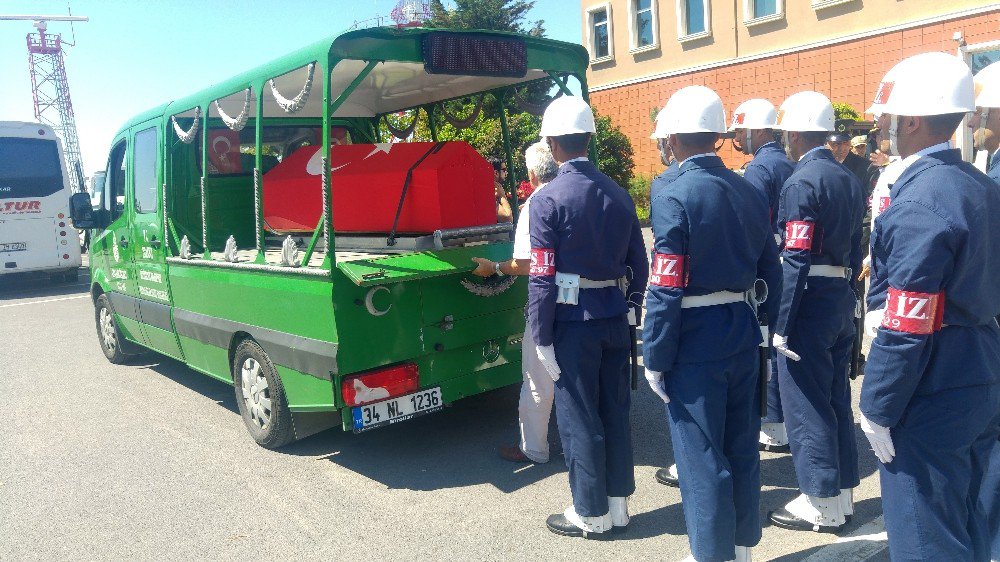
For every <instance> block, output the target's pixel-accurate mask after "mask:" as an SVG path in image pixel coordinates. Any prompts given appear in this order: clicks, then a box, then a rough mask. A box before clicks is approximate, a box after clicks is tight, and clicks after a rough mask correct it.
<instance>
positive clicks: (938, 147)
mask: <svg viewBox="0 0 1000 562" xmlns="http://www.w3.org/2000/svg"><path fill="white" fill-rule="evenodd" d="M949 148H951V143H949V142H947V141H946V142H941V143H938V144H935V145H932V146H928V147H927V148H925V149H923V150H920V151H917V152H916V153H914V154H911V155H909V156H907V157H906V158H903V171H904V173H905V171H906V169H908V168H909V167H910V166H912V165H913V163H914V162H916V161H917V160H920V159H921V158H923V157H924V156H927V155H928V154H934V153H935V152H941V151H943V150H948V149H949Z"/></svg>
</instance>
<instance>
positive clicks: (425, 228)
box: [262, 141, 496, 234]
mask: <svg viewBox="0 0 1000 562" xmlns="http://www.w3.org/2000/svg"><path fill="white" fill-rule="evenodd" d="M322 169H323V163H322V157H321V152H320V147H315V146H306V147H302V148H300V149H298V150H297V151H295V152H294V153H292V154H290V155H288V156H287V157H285V158H284V160H282V162H281V163H280V164H278V165H277V166H275V167H274V168H273V169H271V170H270V171H269V172H267V173H266V174H264V178H263V186H262V190H263V211H264V221H265V224H266V227H267V228H268V229H269V230H271V231H273V232H279V233H283V232H304V231H309V232H311V231H312V230H313V229H315V228H316V224H317V223H318V222H319V218H320V216H321V213H322V210H323V196H322V191H321V172H322ZM330 169H331V181H330V183H331V190H332V192H333V224H334V230H335V231H336V232H341V233H352V232H353V233H362V232H389V231H390V230H392V224H393V219H394V218H395V216H396V209H397V207H398V205H399V200H400V195H401V194H402V192H403V185H404V183H406V181H407V179H406V178H407V175H409V176H410V180H409V187H408V188H407V192H406V197H405V199H404V200H403V207H402V211H401V213H400V215H399V223H398V226H397V232H399V233H415V234H426V233H431V232H433V231H435V230H437V229H448V228H462V227H469V226H481V225H488V224H494V223H496V200H495V198H494V191H493V167H492V166H491V165H490V164H489V162H487V161H486V159H484V158H483V157H482V156H481V155H480V154H479V153H478V152H476V151H475V149H473V148H472V146H470V145H469V144H468V143H466V142H462V141H454V142H443V143H433V142H413V143H396V144H391V143H381V144H354V145H344V146H333V147H331V153H330Z"/></svg>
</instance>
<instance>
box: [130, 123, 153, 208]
mask: <svg viewBox="0 0 1000 562" xmlns="http://www.w3.org/2000/svg"><path fill="white" fill-rule="evenodd" d="M132 154H133V157H132V158H133V162H132V164H133V166H132V185H133V186H134V187H135V211H136V212H137V213H155V212H156V128H155V127H153V128H150V129H146V130H145V131H139V132H138V133H136V134H135V142H134V143H133V145H132Z"/></svg>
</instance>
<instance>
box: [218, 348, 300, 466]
mask: <svg viewBox="0 0 1000 562" xmlns="http://www.w3.org/2000/svg"><path fill="white" fill-rule="evenodd" d="M232 367H233V388H234V389H235V395H236V405H237V407H238V408H239V410H240V415H241V416H242V417H243V423H244V424H246V427H247V431H249V432H250V436H251V437H253V440H254V441H256V442H257V444H258V445H260V446H261V447H264V448H265V449H278V448H280V447H283V446H285V445H287V444H289V443H291V442H292V441H294V440H295V432H294V428H293V427H292V413H291V411H290V410H289V409H288V400H287V399H286V398H285V389H284V387H283V386H282V385H281V378H280V377H279V376H278V371H277V370H276V369H275V368H274V364H273V363H271V359H270V357H268V356H267V353H265V352H264V350H263V349H262V348H261V347H260V344H258V343H257V342H255V341H254V340H252V339H249V338H248V339H245V340H243V341H241V342H240V343H239V345H237V346H236V353H234V354H233V365H232Z"/></svg>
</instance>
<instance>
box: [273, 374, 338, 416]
mask: <svg viewBox="0 0 1000 562" xmlns="http://www.w3.org/2000/svg"><path fill="white" fill-rule="evenodd" d="M275 368H276V369H277V371H278V376H279V377H281V385H282V386H283V387H284V388H285V398H287V399H288V407H289V409H290V410H292V411H293V412H334V411H336V410H337V407H336V406H334V404H333V386H332V383H331V382H330V381H325V380H321V379H318V378H316V377H314V376H312V375H307V374H305V373H300V372H299V371H296V370H295V369H289V368H288V367H283V366H281V365H276V366H275Z"/></svg>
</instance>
